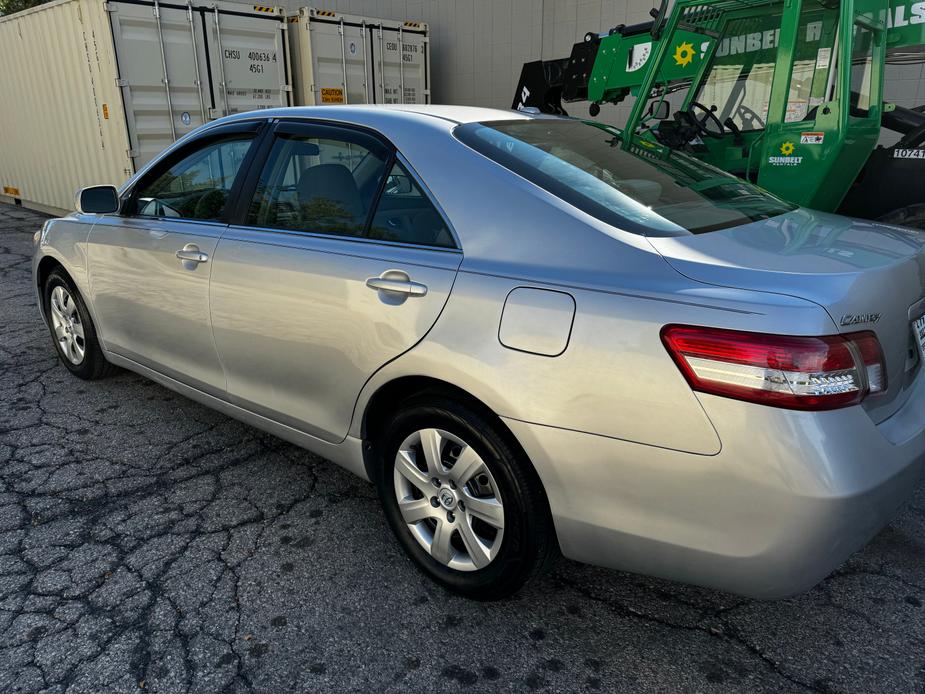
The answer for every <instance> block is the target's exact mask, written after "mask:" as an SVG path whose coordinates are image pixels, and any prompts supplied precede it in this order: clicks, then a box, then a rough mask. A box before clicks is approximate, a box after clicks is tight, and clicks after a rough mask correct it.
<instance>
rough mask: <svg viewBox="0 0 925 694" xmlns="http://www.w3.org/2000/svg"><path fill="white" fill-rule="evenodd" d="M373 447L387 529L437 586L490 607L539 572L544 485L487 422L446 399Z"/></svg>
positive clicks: (543, 556)
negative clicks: (487, 602) (489, 603)
mask: <svg viewBox="0 0 925 694" xmlns="http://www.w3.org/2000/svg"><path fill="white" fill-rule="evenodd" d="M377 449H378V450H379V451H381V453H382V459H381V464H380V467H379V474H378V477H377V486H378V489H379V496H380V499H381V501H382V505H383V509H384V511H385V515H386V518H387V519H388V522H389V525H390V526H391V528H392V530H393V532H394V533H395V536H396V537H397V538H398V541H399V543H400V544H401V545H402V547H403V549H404V550H405V552H406V553H407V554H408V555H409V556H410V557H411V558H412V559H413V560H414V561H415V563H416V564H417V566H418V567H419V568H420V569H421V570H422V571H423V572H424V573H425V574H427V575H428V576H430V577H431V578H432V579H434V580H435V581H436V582H438V583H440V584H441V585H443V586H444V587H446V588H448V589H450V590H453V591H455V592H457V593H461V594H463V595H466V596H468V597H471V598H475V599H479V600H493V599H498V598H502V597H505V596H507V595H510V594H511V593H513V592H515V591H516V590H517V589H519V588H520V587H521V586H522V585H523V584H524V583H525V582H526V581H528V580H529V579H530V578H532V577H533V576H534V575H536V574H538V573H539V572H541V571H542V570H543V569H544V568H545V566H546V564H547V563H548V560H549V559H550V558H551V556H552V555H553V552H554V548H555V537H554V532H553V529H552V522H551V519H550V514H549V509H548V503H547V501H546V497H545V494H544V492H543V488H542V485H541V484H540V482H539V479H538V477H537V476H536V473H535V472H534V471H533V469H532V468H531V467H530V466H529V463H528V462H527V461H525V460H524V459H523V455H522V454H518V453H517V452H515V450H514V449H513V448H512V446H511V445H509V444H508V442H507V440H506V439H505V437H504V436H503V435H502V434H501V433H500V432H499V427H497V426H496V425H495V424H493V423H490V422H488V421H486V419H485V418H484V417H482V416H480V415H479V414H477V413H476V412H474V411H473V410H471V409H469V408H468V407H466V406H464V405H461V404H459V403H457V402H455V401H452V400H443V399H418V400H415V401H409V402H408V403H407V404H405V405H404V406H402V407H401V409H400V411H399V412H398V413H397V414H396V415H395V416H394V417H393V418H392V420H391V421H390V422H389V423H388V424H387V425H386V427H385V431H384V433H383V435H382V436H381V437H380V441H379V442H378V445H377Z"/></svg>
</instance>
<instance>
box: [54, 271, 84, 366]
mask: <svg viewBox="0 0 925 694" xmlns="http://www.w3.org/2000/svg"><path fill="white" fill-rule="evenodd" d="M48 304H49V308H50V309H51V310H50V313H51V325H52V328H53V329H54V331H55V339H56V340H57V341H58V346H59V347H60V348H61V353H62V354H64V356H65V357H67V359H68V361H70V362H71V363H72V364H74V365H75V366H79V365H80V364H81V362H83V360H84V354H85V353H86V349H87V343H86V340H85V338H84V326H83V323H82V322H81V320H80V313H79V312H78V310H77V302H76V301H74V297H72V296H71V294H70V292H68V290H67V288H65V287H63V286H62V285H60V284H59V285H58V286H57V287H55V288H54V289H53V290H52V291H51V300H50V301H49V302H48Z"/></svg>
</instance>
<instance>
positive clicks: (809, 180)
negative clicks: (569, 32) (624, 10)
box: [512, 0, 925, 229]
mask: <svg viewBox="0 0 925 694" xmlns="http://www.w3.org/2000/svg"><path fill="white" fill-rule="evenodd" d="M651 14H652V16H653V21H651V22H646V23H644V24H638V25H634V26H624V25H620V26H617V27H614V28H613V29H611V30H610V31H608V32H606V33H603V34H594V33H589V34H587V35H586V36H585V40H584V41H583V42H580V43H577V44H575V46H574V47H573V48H572V53H571V56H570V57H568V58H562V59H558V60H546V61H543V60H540V61H535V62H531V63H527V64H525V65H524V66H523V70H522V72H521V77H520V82H519V84H518V87H517V93H516V96H515V98H514V102H513V104H512V107H513V108H515V109H538V110H539V111H541V112H544V113H560V114H564V113H565V110H564V108H563V106H562V102H563V101H565V102H577V101H588V102H590V114H591V116H597V115H598V113H599V112H600V105H601V104H605V103H609V104H619V103H620V102H622V101H623V100H624V99H625V98H626V97H627V96H629V95H632V96H634V97H636V98H635V101H634V102H633V104H632V107H631V109H630V112H629V116H628V118H627V122H626V125H625V127H624V128H623V129H622V132H621V131H618V132H619V137H618V138H615V140H614V143H613V146H620V147H622V148H623V149H625V150H627V151H631V152H634V153H636V154H639V155H640V156H645V157H647V158H654V157H661V158H668V157H670V156H671V155H672V153H674V152H679V151H682V152H685V153H686V154H691V155H693V156H695V157H697V158H699V159H700V160H702V161H704V162H706V163H707V164H711V165H713V166H715V167H717V168H719V169H722V170H724V171H728V172H731V173H734V174H736V175H738V176H740V177H742V178H746V179H748V180H750V181H752V182H756V183H758V185H760V186H762V187H763V188H765V189H766V190H768V191H770V192H772V193H774V194H776V195H778V196H779V197H781V198H783V199H785V200H788V201H790V202H793V203H796V204H799V205H804V206H806V207H811V208H815V209H818V210H823V211H827V212H836V211H837V212H839V213H842V214H847V215H851V216H854V217H863V218H867V219H879V220H882V221H886V222H890V223H895V224H902V225H905V226H913V227H918V228H923V229H925V106H918V107H916V108H912V109H910V108H904V107H901V106H897V105H895V104H891V103H884V100H883V82H884V65H885V64H886V63H887V62H888V60H889V62H901V63H917V62H921V60H922V57H923V54H921V53H917V52H916V50H915V49H914V48H913V47H921V45H922V44H925V2H922V1H917V2H904V0H841V1H839V0H783V1H781V0H677V2H676V3H675V4H674V7H673V8H672V9H671V10H670V11H669V10H668V7H667V0H663V2H662V5H661V7H660V8H659V9H657V10H656V9H654V8H653V10H652V13H651ZM888 56H889V58H888ZM672 110H674V111H675V112H674V113H673V115H671V111H672ZM881 128H887V129H889V130H893V131H895V132H898V133H901V134H902V138H901V139H900V140H899V141H898V142H897V143H896V144H895V145H893V146H891V147H883V146H878V145H877V142H878V140H879V139H880V135H881Z"/></svg>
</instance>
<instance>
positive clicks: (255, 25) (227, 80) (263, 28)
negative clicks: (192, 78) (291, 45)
mask: <svg viewBox="0 0 925 694" xmlns="http://www.w3.org/2000/svg"><path fill="white" fill-rule="evenodd" d="M268 9H269V8H268ZM201 16H202V19H203V21H204V22H205V27H206V31H205V33H206V36H207V37H208V45H209V66H210V72H211V79H212V93H213V94H214V96H215V108H214V110H213V112H212V116H213V117H214V118H220V117H221V116H227V115H230V114H232V113H243V112H245V111H253V110H255V109H259V108H276V107H278V106H290V105H291V102H290V97H289V94H290V87H289V67H288V60H287V49H288V46H287V45H286V34H285V33H284V32H285V31H286V23H285V22H284V21H283V18H282V17H280V16H279V15H277V14H265V15H260V14H254V15H245V14H241V13H240V12H235V11H228V10H225V9H218V8H212V9H205V10H203V12H202V13H201Z"/></svg>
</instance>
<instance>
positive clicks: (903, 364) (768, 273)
mask: <svg viewBox="0 0 925 694" xmlns="http://www.w3.org/2000/svg"><path fill="white" fill-rule="evenodd" d="M649 241H650V243H651V244H652V245H653V246H654V247H655V249H656V250H657V251H658V252H659V253H660V254H661V255H662V256H663V257H664V258H665V260H666V261H667V262H668V263H669V264H670V265H671V266H672V267H674V269H675V270H677V271H678V272H680V273H681V274H682V275H685V276H686V277H689V278H691V279H693V280H696V281H698V282H704V283H707V284H713V285H719V286H724V287H734V288H739V289H750V290H756V291H766V292H774V293H777V294H788V295H792V296H797V297H800V298H802V299H806V300H808V301H812V302H814V303H816V304H819V305H820V306H822V307H823V308H824V309H825V310H826V311H827V312H828V313H829V315H830V316H831V318H832V320H833V322H834V326H833V331H834V330H837V331H839V332H841V333H851V332H857V331H862V330H873V331H874V332H875V333H876V334H877V337H878V339H879V340H880V344H881V346H882V348H883V353H884V357H885V359H886V367H887V379H888V382H887V386H888V387H887V391H886V392H885V393H884V394H882V395H878V396H877V397H872V398H868V399H866V400H865V401H864V407H865V408H866V409H867V411H868V412H869V413H870V415H871V417H872V418H873V419H874V420H875V421H877V422H880V421H883V420H884V419H886V418H887V417H889V416H890V415H891V414H893V412H895V411H896V410H897V409H898V408H899V407H901V406H902V404H903V402H905V397H906V396H907V395H908V393H907V391H908V388H909V386H910V385H911V383H912V381H913V379H914V378H915V377H916V375H917V374H918V372H919V371H920V367H921V365H920V361H921V359H920V357H919V353H918V348H917V346H916V344H915V340H914V336H913V333H912V321H913V320H915V319H916V318H918V317H919V316H921V315H923V314H925V298H923V297H925V232H922V231H917V230H914V229H905V228H902V227H897V226H891V225H887V224H879V223H876V222H869V221H864V220H857V219H849V218H846V217H839V216H837V215H832V214H826V213H822V212H815V211H811V210H805V209H800V210H795V211H793V212H789V213H787V214H783V215H780V216H778V217H774V218H772V219H767V220H762V221H759V222H753V223H751V224H745V225H742V226H737V227H732V228H728V229H722V230H718V231H712V232H709V233H704V234H696V235H690V236H677V237H658V238H655V237H650V238H649Z"/></svg>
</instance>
